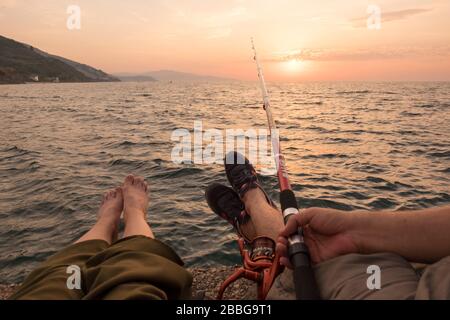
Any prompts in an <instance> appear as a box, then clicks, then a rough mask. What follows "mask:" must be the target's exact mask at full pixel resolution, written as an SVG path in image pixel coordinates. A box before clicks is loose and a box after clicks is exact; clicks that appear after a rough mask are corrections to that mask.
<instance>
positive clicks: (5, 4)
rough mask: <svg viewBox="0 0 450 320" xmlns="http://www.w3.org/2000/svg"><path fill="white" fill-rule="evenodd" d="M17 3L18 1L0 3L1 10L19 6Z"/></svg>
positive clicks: (11, 0)
mask: <svg viewBox="0 0 450 320" xmlns="http://www.w3.org/2000/svg"><path fill="white" fill-rule="evenodd" d="M17 2H18V1H17V0H2V1H1V2H0V8H13V7H15V6H16V5H17V4H18V3H17Z"/></svg>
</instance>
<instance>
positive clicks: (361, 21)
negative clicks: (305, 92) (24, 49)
mask: <svg viewBox="0 0 450 320" xmlns="http://www.w3.org/2000/svg"><path fill="white" fill-rule="evenodd" d="M72 4H77V5H79V6H80V8H81V29H80V30H72V31H70V30H68V29H67V27H66V20H67V18H68V14H67V13H66V10H67V7H68V5H72ZM369 4H376V5H378V6H379V7H380V9H381V29H380V30H369V29H368V28H367V26H366V20H367V17H368V13H367V8H368V5H369ZM449 17H450V1H448V0H408V1H406V0H389V1H387V0H376V1H375V0H374V1H363V0H353V1H352V0H348V1H336V0H322V1H321V0H316V1H306V0H290V1H287V0H221V1H206V0H184V1H183V0H164V1H162V0H128V1H118V0H95V1H92V0H78V1H77V0H70V1H66V0H0V35H3V36H6V37H10V38H13V39H16V40H18V41H22V42H25V43H29V44H32V45H34V46H36V47H38V48H40V49H42V50H45V51H47V52H50V53H53V54H57V55H61V56H64V57H67V58H70V59H73V60H76V61H79V62H83V63H87V64H89V65H92V66H94V67H97V68H101V69H103V70H105V71H106V72H109V73H115V72H144V71H150V70H158V69H172V70H179V71H186V72H194V73H199V74H209V75H217V76H226V77H232V78H237V79H249V80H254V79H255V78H256V74H255V66H254V64H253V61H252V59H251V58H252V53H251V47H250V37H251V36H253V37H254V38H255V41H256V45H257V49H258V50H259V54H260V56H261V58H262V60H263V62H264V68H265V73H266V77H267V78H268V80H280V81H305V80H325V81H326V80H450V50H449V49H450V32H449V30H450V19H449Z"/></svg>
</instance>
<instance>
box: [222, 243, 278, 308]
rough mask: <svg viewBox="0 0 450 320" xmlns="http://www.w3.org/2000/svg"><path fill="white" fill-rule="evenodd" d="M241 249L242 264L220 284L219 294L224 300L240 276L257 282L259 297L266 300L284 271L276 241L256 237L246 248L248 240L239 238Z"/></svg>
mask: <svg viewBox="0 0 450 320" xmlns="http://www.w3.org/2000/svg"><path fill="white" fill-rule="evenodd" d="M237 241H238V244H239V251H240V253H241V257H242V266H241V267H238V268H237V269H236V270H235V271H234V273H233V274H232V275H230V276H229V277H228V278H227V279H226V280H225V281H224V282H223V283H222V285H221V286H220V289H219V293H218V295H217V299H218V300H222V298H223V294H224V292H225V290H226V289H227V288H228V287H229V286H230V285H231V284H232V283H234V282H235V281H237V280H239V279H240V278H245V279H248V280H251V281H254V282H256V284H257V299H258V300H265V299H266V297H267V294H268V293H269V290H270V288H271V287H272V285H273V282H274V281H275V279H276V277H277V276H278V275H279V274H280V273H281V272H282V271H283V268H284V267H283V266H281V265H280V261H279V260H280V259H279V256H278V254H276V253H275V242H274V241H273V240H272V239H270V238H268V237H258V238H255V239H254V240H253V241H252V242H251V243H250V244H249V247H250V250H249V249H247V248H246V242H245V240H244V239H243V238H239V239H238V240H237Z"/></svg>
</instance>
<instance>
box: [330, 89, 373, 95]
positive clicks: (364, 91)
mask: <svg viewBox="0 0 450 320" xmlns="http://www.w3.org/2000/svg"><path fill="white" fill-rule="evenodd" d="M371 92H372V91H370V90H354V91H337V92H336V94H338V95H345V94H367V93H371Z"/></svg>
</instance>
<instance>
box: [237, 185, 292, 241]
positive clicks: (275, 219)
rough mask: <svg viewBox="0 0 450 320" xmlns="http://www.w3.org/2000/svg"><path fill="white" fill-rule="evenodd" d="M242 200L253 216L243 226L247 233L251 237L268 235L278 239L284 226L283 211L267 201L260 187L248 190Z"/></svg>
mask: <svg viewBox="0 0 450 320" xmlns="http://www.w3.org/2000/svg"><path fill="white" fill-rule="evenodd" d="M242 201H243V202H244V204H245V209H246V211H247V212H248V214H249V215H250V217H251V220H250V222H249V223H247V224H245V225H243V226H242V230H243V231H244V232H245V233H246V235H248V236H249V238H254V237H255V236H256V237H259V236H266V237H269V238H271V239H273V240H274V241H276V240H277V238H278V235H279V234H280V232H281V230H283V228H284V223H283V218H282V216H281V213H280V212H279V211H278V210H276V209H275V208H273V207H272V206H271V205H270V204H268V203H267V200H266V197H265V196H264V193H263V192H262V191H261V190H260V189H259V188H255V189H251V190H249V191H247V192H246V193H245V195H244V198H243V199H242ZM250 235H253V237H250Z"/></svg>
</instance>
